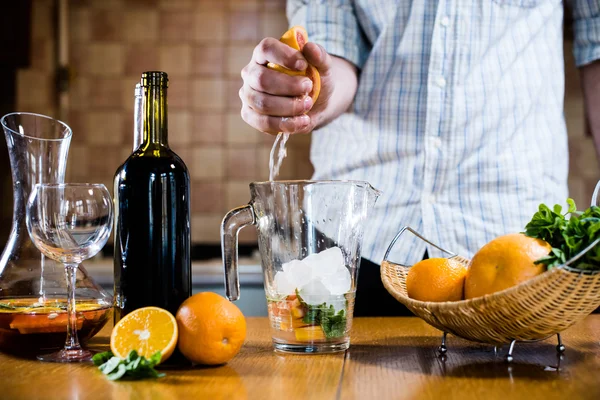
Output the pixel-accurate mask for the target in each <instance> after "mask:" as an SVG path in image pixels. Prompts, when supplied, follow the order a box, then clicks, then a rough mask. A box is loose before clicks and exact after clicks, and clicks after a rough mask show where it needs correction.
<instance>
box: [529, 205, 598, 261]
mask: <svg viewBox="0 0 600 400" xmlns="http://www.w3.org/2000/svg"><path fill="white" fill-rule="evenodd" d="M567 204H568V209H567V210H566V212H564V213H563V209H562V207H561V206H560V205H558V204H556V205H555V206H554V207H553V209H550V208H549V207H548V206H546V205H545V204H540V206H539V208H538V211H537V212H536V213H535V214H534V215H533V217H532V219H531V221H530V222H529V223H528V224H527V225H526V226H525V234H526V235H527V236H531V237H534V238H538V239H542V240H545V241H546V242H548V243H549V244H550V246H552V251H551V252H550V254H548V255H547V256H545V257H543V258H541V259H539V260H537V261H536V263H537V264H540V263H541V264H544V265H546V266H547V267H548V269H551V268H553V267H556V266H558V265H561V264H564V263H565V262H567V261H568V260H570V259H571V258H573V257H574V256H576V255H577V254H579V253H580V252H581V251H582V250H584V249H585V248H586V247H588V246H589V245H591V244H592V242H594V241H595V240H596V239H598V238H600V207H596V206H592V207H590V208H588V209H587V210H585V211H583V212H578V211H577V207H576V205H575V202H574V201H573V199H567ZM567 216H569V218H567ZM571 267H574V268H579V269H583V270H597V269H600V246H595V247H594V248H592V249H591V250H589V251H588V252H587V253H586V254H585V255H584V256H583V257H581V258H580V259H579V260H577V261H575V262H574V263H573V264H572V265H571Z"/></svg>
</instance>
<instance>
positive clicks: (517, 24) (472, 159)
mask: <svg viewBox="0 0 600 400" xmlns="http://www.w3.org/2000/svg"><path fill="white" fill-rule="evenodd" d="M570 6H571V7H572V8H573V16H574V32H575V58H576V61H577V64H578V65H584V64H587V63H590V62H592V61H594V60H596V59H600V2H599V1H598V0H571V1H570ZM287 13H288V19H289V21H290V25H302V26H304V27H305V28H306V30H307V32H308V35H309V40H310V41H313V42H316V43H319V44H321V45H323V46H324V47H325V49H326V50H327V51H328V52H330V53H331V54H333V55H336V56H339V57H343V58H345V59H346V60H348V61H350V62H352V63H353V64H354V65H356V66H357V67H358V68H359V70H360V75H359V85H358V90H357V93H356V97H355V99H354V103H353V105H352V107H351V109H350V110H348V112H346V113H345V114H343V115H341V116H340V117H339V118H337V119H336V120H335V121H333V122H332V123H330V124H329V125H327V126H325V127H323V128H321V129H319V130H316V131H315V132H313V134H312V135H313V136H312V148H311V161H312V163H313V165H314V167H315V174H314V179H355V180H365V181H368V182H370V183H371V184H372V185H373V186H374V187H376V188H378V189H380V190H382V191H383V195H382V196H381V197H380V199H379V200H378V203H377V206H376V210H375V211H374V213H373V218H371V219H370V221H369V226H368V227H367V229H366V232H365V238H364V243H363V257H365V258H367V259H369V260H372V261H374V262H376V263H379V262H380V261H381V260H382V258H383V255H384V253H385V250H386V248H387V246H388V245H389V243H390V241H391V240H392V238H393V237H394V235H395V234H396V233H397V232H398V230H399V229H400V228H401V227H402V226H404V225H409V226H411V227H413V228H415V229H416V230H418V231H420V232H421V233H422V234H423V235H424V236H425V237H427V238H429V239H430V240H431V241H433V242H434V243H437V244H439V245H441V246H442V247H444V248H447V249H449V250H452V251H454V252H456V253H459V254H461V255H464V256H471V255H472V254H473V253H474V252H476V251H477V250H478V249H479V248H480V247H481V246H482V245H483V244H485V243H486V242H488V241H489V240H491V239H493V238H494V237H496V236H498V235H501V234H504V233H508V232H519V231H523V229H524V225H525V224H526V223H527V221H529V219H530V218H531V216H532V215H533V213H534V212H535V210H536V209H537V206H538V205H539V203H541V202H545V203H549V204H554V203H560V204H564V203H565V200H566V198H567V196H568V192H567V172H568V146H567V135H566V127H565V121H564V115H563V95H564V71H563V64H564V59H563V33H562V28H563V4H562V1H560V0H437V1H434V0H404V1H400V0H396V1H394V0H320V1H319V0H305V1H301V0H289V1H288V6H287ZM425 248H426V247H425V243H424V242H421V241H418V240H415V239H414V238H412V237H407V238H405V239H404V240H401V241H399V242H398V244H397V246H396V247H395V251H394V252H393V253H392V257H391V258H392V259H393V260H396V261H399V262H414V261H416V260H417V259H420V258H421V257H422V256H423V253H424V252H425ZM428 250H429V254H430V255H431V256H439V255H440V253H439V252H438V251H436V250H435V249H433V248H429V249H428Z"/></svg>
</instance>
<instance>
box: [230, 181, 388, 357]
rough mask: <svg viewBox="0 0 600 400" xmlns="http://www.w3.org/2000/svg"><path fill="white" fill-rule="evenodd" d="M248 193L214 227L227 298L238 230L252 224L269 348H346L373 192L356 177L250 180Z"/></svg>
mask: <svg viewBox="0 0 600 400" xmlns="http://www.w3.org/2000/svg"><path fill="white" fill-rule="evenodd" d="M250 193H251V201H250V203H249V204H248V205H246V206H244V207H239V208H236V209H234V210H231V211H230V212H229V213H228V214H227V215H226V216H225V218H224V219H223V224H222V226H221V243H222V250H223V263H224V266H225V284H226V293H227V297H228V298H229V299H230V300H237V299H238V298H239V279H238V269H237V268H238V266H237V235H238V231H239V230H240V229H241V228H243V227H245V226H247V225H251V224H253V225H254V226H256V228H257V229H258V247H259V250H260V256H261V259H262V270H263V276H264V283H265V292H266V296H267V304H268V312H269V319H270V322H271V328H272V337H273V346H274V347H275V350H278V351H284V352H296V353H325V352H335V351H343V350H345V349H347V348H348V346H349V345H350V336H349V335H350V329H351V327H352V316H353V310H354V298H355V292H356V279H357V276H358V267H359V262H360V246H361V241H362V236H363V231H364V226H365V223H366V221H367V217H368V214H369V211H370V210H371V209H372V207H373V206H374V204H375V201H376V199H377V197H378V196H379V191H377V190H376V189H374V188H373V187H371V185H369V184H368V183H367V182H359V181H275V182H271V181H269V182H254V183H251V184H250Z"/></svg>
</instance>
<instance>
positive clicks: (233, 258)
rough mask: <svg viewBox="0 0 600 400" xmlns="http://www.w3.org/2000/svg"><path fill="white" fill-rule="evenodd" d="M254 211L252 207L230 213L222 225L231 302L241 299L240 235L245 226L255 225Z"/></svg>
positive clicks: (227, 291)
mask: <svg viewBox="0 0 600 400" xmlns="http://www.w3.org/2000/svg"><path fill="white" fill-rule="evenodd" d="M255 222H256V219H255V218H254V209H253V208H252V206H251V205H249V204H248V205H246V206H243V207H238V208H234V209H233V210H231V211H229V212H228V213H227V215H225V217H224V218H223V222H222V223H221V254H222V256H223V268H224V269H225V294H226V295H227V298H228V299H229V300H231V301H236V300H238V299H239V298H240V277H239V273H238V233H239V232H240V229H242V228H243V227H245V226H248V225H251V224H254V223H255Z"/></svg>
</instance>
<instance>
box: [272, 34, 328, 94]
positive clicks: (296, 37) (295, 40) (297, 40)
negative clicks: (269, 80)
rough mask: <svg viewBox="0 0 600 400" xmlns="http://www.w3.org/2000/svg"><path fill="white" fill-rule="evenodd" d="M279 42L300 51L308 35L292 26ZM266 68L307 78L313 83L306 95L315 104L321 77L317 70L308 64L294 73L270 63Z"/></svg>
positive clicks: (319, 90)
mask: <svg viewBox="0 0 600 400" xmlns="http://www.w3.org/2000/svg"><path fill="white" fill-rule="evenodd" d="M279 41H280V42H282V43H285V44H287V45H288V46H290V47H291V48H292V49H294V50H298V51H302V49H303V48H304V45H305V44H306V43H307V42H308V33H306V29H304V28H303V27H301V26H293V27H291V28H290V29H289V30H287V31H286V32H285V33H284V34H283V36H281V38H280V39H279ZM267 68H270V69H273V70H275V71H278V72H283V73H284V74H287V75H291V76H307V77H308V78H309V79H310V80H311V81H312V82H313V88H312V90H311V91H310V93H308V96H309V97H312V100H313V104H314V103H316V102H317V99H318V98H319V93H320V92H321V75H320V74H319V71H317V69H316V68H315V67H313V66H312V65H311V64H308V67H307V68H306V70H304V71H294V70H291V69H288V68H286V67H284V66H283V65H279V64H275V63H271V62H270V63H267Z"/></svg>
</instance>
